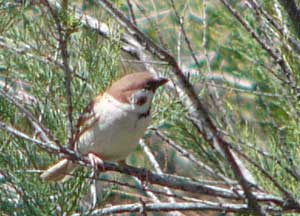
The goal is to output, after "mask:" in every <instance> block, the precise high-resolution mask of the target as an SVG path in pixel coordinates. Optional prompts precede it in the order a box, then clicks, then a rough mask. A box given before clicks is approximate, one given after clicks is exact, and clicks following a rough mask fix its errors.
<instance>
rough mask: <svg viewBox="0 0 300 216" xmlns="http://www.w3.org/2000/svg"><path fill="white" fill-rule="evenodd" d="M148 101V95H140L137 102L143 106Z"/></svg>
mask: <svg viewBox="0 0 300 216" xmlns="http://www.w3.org/2000/svg"><path fill="white" fill-rule="evenodd" d="M146 102H147V97H146V96H141V97H138V99H137V101H136V104H137V105H139V106H142V105H144V104H145V103H146Z"/></svg>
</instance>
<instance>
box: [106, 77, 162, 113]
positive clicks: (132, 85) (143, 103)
mask: <svg viewBox="0 0 300 216" xmlns="http://www.w3.org/2000/svg"><path fill="white" fill-rule="evenodd" d="M166 82H168V79H166V78H162V77H155V76H153V75H152V74H150V73H148V72H140V73H132V74H128V75H126V76H124V77H122V78H121V79H119V80H118V81H116V82H114V83H113V85H112V86H111V87H110V89H109V90H108V93H109V94H110V95H111V96H113V97H114V98H115V99H116V100H118V101H119V102H121V103H126V104H129V105H130V107H131V108H132V110H133V111H134V112H137V113H140V114H143V113H147V112H149V111H150V108H151V103H152V99H153V96H154V93H155V91H156V90H157V88H158V87H160V86H162V85H163V84H165V83H166Z"/></svg>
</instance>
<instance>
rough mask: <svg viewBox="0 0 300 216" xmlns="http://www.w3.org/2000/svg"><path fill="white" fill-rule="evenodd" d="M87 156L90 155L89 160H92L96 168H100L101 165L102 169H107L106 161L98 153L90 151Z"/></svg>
mask: <svg viewBox="0 0 300 216" xmlns="http://www.w3.org/2000/svg"><path fill="white" fill-rule="evenodd" d="M87 156H88V158H89V161H90V163H91V165H92V167H93V169H94V170H98V167H99V166H101V167H102V170H105V167H104V162H103V160H102V159H101V158H100V157H99V156H98V155H96V154H95V153H92V152H90V153H88V155H87Z"/></svg>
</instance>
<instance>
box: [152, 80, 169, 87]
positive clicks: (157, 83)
mask: <svg viewBox="0 0 300 216" xmlns="http://www.w3.org/2000/svg"><path fill="white" fill-rule="evenodd" d="M168 81H169V80H168V79H167V78H164V77H159V78H157V79H156V82H155V89H156V88H158V87H159V86H162V85H164V84H166V83H167V82H168Z"/></svg>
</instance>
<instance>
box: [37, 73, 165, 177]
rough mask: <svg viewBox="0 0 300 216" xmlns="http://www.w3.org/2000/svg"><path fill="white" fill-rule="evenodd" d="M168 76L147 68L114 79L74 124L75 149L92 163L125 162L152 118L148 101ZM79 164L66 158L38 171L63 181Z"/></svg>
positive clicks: (149, 101) (42, 175)
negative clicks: (158, 74)
mask: <svg viewBox="0 0 300 216" xmlns="http://www.w3.org/2000/svg"><path fill="white" fill-rule="evenodd" d="M166 82H168V79H166V78H162V77H155V76H153V75H152V74H150V73H148V72H138V73H131V74H128V75H125V76H123V77H122V78H121V79H119V80H117V81H115V82H114V83H113V84H112V85H111V87H110V88H109V89H108V90H106V91H105V92H104V93H103V94H100V95H98V96H97V97H96V98H95V99H94V100H92V101H91V103H90V104H89V105H88V106H87V107H86V108H85V110H84V111H83V113H82V114H81V116H80V118H79V119H78V122H77V125H76V131H77V132H76V135H75V139H74V140H75V141H74V150H75V151H78V152H79V153H81V154H82V155H86V156H88V158H89V159H90V162H91V164H92V166H95V165H97V164H101V163H102V164H103V160H106V161H112V162H124V161H125V159H126V157H127V156H128V155H129V154H130V153H131V152H133V151H134V149H135V148H136V147H137V145H138V141H139V139H140V138H141V137H142V136H143V134H144V132H145V130H146V129H147V127H148V126H149V124H150V121H151V104H152V99H153V96H154V94H155V92H156V90H157V88H158V87H160V86H162V85H163V84H165V83H166ZM77 166H78V165H77V164H75V163H74V162H72V161H71V160H70V159H68V158H64V159H62V160H60V161H59V162H58V163H56V164H54V165H53V166H51V167H50V168H48V169H47V170H46V171H44V172H43V173H42V174H41V178H42V179H44V180H48V181H65V180H67V179H68V178H69V177H70V175H68V174H71V173H72V171H73V170H74V169H75V168H76V167H77Z"/></svg>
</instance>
